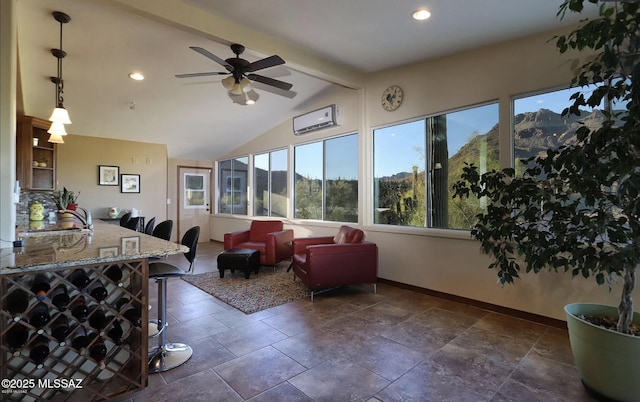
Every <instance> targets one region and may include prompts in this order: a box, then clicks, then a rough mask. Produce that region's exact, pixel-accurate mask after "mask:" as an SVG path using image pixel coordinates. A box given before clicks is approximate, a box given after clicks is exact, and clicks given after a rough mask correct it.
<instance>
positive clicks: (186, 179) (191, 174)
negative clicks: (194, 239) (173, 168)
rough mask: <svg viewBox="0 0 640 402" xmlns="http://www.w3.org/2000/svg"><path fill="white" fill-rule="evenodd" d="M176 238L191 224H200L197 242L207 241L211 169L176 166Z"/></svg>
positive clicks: (182, 234)
mask: <svg viewBox="0 0 640 402" xmlns="http://www.w3.org/2000/svg"><path fill="white" fill-rule="evenodd" d="M178 182H179V185H178V193H179V195H178V198H179V202H180V207H179V208H178V239H182V236H184V234H185V232H186V231H187V230H189V228H191V227H193V226H200V239H199V243H202V242H208V241H209V215H210V214H211V193H210V191H209V188H210V184H211V169H209V168H196V167H187V166H179V167H178Z"/></svg>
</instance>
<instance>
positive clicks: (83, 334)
mask: <svg viewBox="0 0 640 402" xmlns="http://www.w3.org/2000/svg"><path fill="white" fill-rule="evenodd" d="M87 345H89V337H88V336H87V330H86V329H85V328H84V327H83V326H82V325H78V326H76V327H75V329H74V330H73V333H72V334H71V346H73V347H74V348H75V349H76V350H78V352H79V353H80V354H82V353H83V351H84V348H86V347H87Z"/></svg>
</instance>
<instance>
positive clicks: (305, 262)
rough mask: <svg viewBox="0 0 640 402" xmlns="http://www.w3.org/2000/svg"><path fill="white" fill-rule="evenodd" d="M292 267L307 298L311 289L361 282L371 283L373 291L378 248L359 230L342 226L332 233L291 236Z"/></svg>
mask: <svg viewBox="0 0 640 402" xmlns="http://www.w3.org/2000/svg"><path fill="white" fill-rule="evenodd" d="M292 267H293V272H294V273H295V275H296V276H297V277H299V278H300V279H301V280H302V282H303V283H304V284H305V285H306V286H307V288H309V290H311V301H313V294H314V292H315V291H318V290H325V289H330V288H335V287H338V286H346V285H357V284H361V283H373V291H374V293H375V292H376V280H377V278H378V247H377V246H376V244H375V243H372V242H368V241H365V240H364V232H363V231H362V230H360V229H356V228H352V227H349V226H345V225H343V226H341V227H340V230H338V233H337V234H336V235H335V236H324V237H307V238H300V239H294V240H293V259H292ZM294 279H295V277H294ZM316 293H317V292H316Z"/></svg>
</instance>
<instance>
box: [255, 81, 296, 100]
mask: <svg viewBox="0 0 640 402" xmlns="http://www.w3.org/2000/svg"><path fill="white" fill-rule="evenodd" d="M252 85H253V87H254V88H255V89H259V90H261V91H266V92H271V93H272V94H276V95H280V96H284V97H285V98H289V99H293V98H294V97H295V96H296V95H297V94H298V93H297V92H295V91H285V90H284V89H280V88H276V87H272V86H271V85H265V84H261V83H259V82H257V81H256V82H254V83H253V84H252Z"/></svg>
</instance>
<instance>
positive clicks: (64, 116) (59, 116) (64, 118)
mask: <svg viewBox="0 0 640 402" xmlns="http://www.w3.org/2000/svg"><path fill="white" fill-rule="evenodd" d="M49 121H52V122H54V123H62V124H71V120H70V119H69V112H67V109H65V108H63V107H57V108H55V109H53V113H51V117H49Z"/></svg>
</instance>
